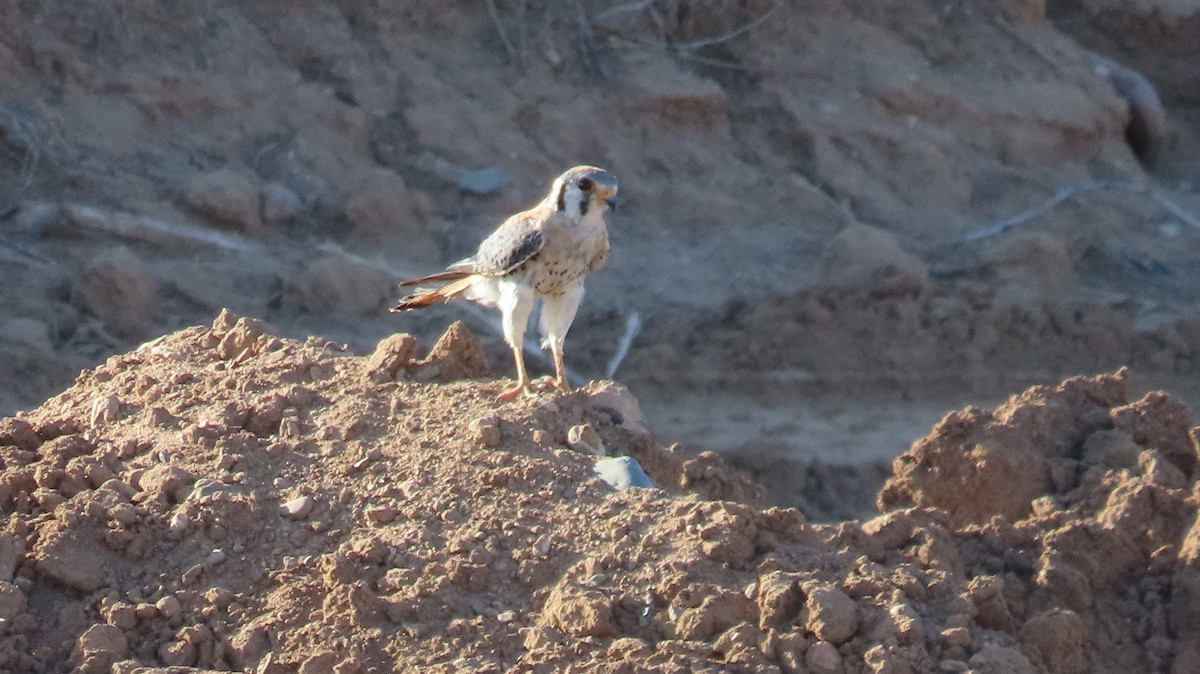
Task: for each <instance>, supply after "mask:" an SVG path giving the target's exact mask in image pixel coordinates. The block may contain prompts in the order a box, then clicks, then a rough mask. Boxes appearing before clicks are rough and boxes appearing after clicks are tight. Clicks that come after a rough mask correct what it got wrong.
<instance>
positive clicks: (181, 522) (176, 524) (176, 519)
mask: <svg viewBox="0 0 1200 674" xmlns="http://www.w3.org/2000/svg"><path fill="white" fill-rule="evenodd" d="M188 524H190V522H189V521H188V516H187V515H184V514H183V513H175V514H174V515H172V516H171V523H170V524H168V525H167V529H169V530H170V531H171V533H174V534H181V533H183V532H184V531H187V528H188Z"/></svg>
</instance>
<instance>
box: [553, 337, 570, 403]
mask: <svg viewBox="0 0 1200 674" xmlns="http://www.w3.org/2000/svg"><path fill="white" fill-rule="evenodd" d="M550 353H552V354H554V387H555V388H557V389H558V390H560V391H562V392H563V393H570V392H571V382H569V381H567V368H566V366H565V365H563V340H561V339H551V340H550Z"/></svg>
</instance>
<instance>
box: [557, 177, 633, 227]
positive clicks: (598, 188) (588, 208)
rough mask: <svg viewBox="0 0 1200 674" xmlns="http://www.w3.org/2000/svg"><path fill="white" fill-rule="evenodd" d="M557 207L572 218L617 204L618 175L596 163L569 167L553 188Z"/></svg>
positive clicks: (602, 211) (600, 210)
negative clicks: (599, 166)
mask: <svg viewBox="0 0 1200 674" xmlns="http://www.w3.org/2000/svg"><path fill="white" fill-rule="evenodd" d="M550 196H551V198H552V199H554V205H555V208H556V209H558V210H559V211H562V212H564V213H566V214H567V215H569V216H570V217H571V218H572V219H578V218H581V217H583V216H585V215H587V214H588V213H592V212H594V213H597V214H600V215H603V214H604V213H605V212H607V211H609V210H612V209H614V208H616V207H617V200H616V197H617V177H616V176H614V175H613V174H611V173H609V172H608V171H605V170H604V169H602V168H596V167H595V166H576V167H575V168H571V169H567V170H566V171H565V172H564V173H563V174H562V175H560V176H559V177H558V179H556V180H555V181H554V186H553V187H551V189H550Z"/></svg>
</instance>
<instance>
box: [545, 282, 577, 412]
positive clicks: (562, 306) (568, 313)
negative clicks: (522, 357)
mask: <svg viewBox="0 0 1200 674" xmlns="http://www.w3.org/2000/svg"><path fill="white" fill-rule="evenodd" d="M582 299H583V284H582V283H578V284H576V285H574V286H571V287H569V288H567V289H566V290H564V291H563V292H561V293H559V294H557V295H551V296H549V297H547V298H546V299H545V301H544V303H543V304H542V336H543V337H544V339H543V341H542V347H543V348H548V349H550V353H551V354H552V355H553V356H554V387H555V388H557V389H558V390H560V391H563V392H564V393H566V392H570V390H571V383H570V382H569V381H567V368H566V366H564V365H563V342H564V341H566V339H567V331H568V330H570V329H571V323H572V322H573V321H574V320H575V312H576V310H578V309H579V301H580V300H582Z"/></svg>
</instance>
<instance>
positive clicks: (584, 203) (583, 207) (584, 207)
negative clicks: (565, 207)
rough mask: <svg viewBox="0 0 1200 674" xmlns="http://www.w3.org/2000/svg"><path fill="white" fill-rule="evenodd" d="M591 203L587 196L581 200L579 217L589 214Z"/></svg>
mask: <svg viewBox="0 0 1200 674" xmlns="http://www.w3.org/2000/svg"><path fill="white" fill-rule="evenodd" d="M589 205H590V204H589V203H588V198H587V197H584V198H582V199H580V200H579V217H583V216H585V215H587V212H588V206H589Z"/></svg>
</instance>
